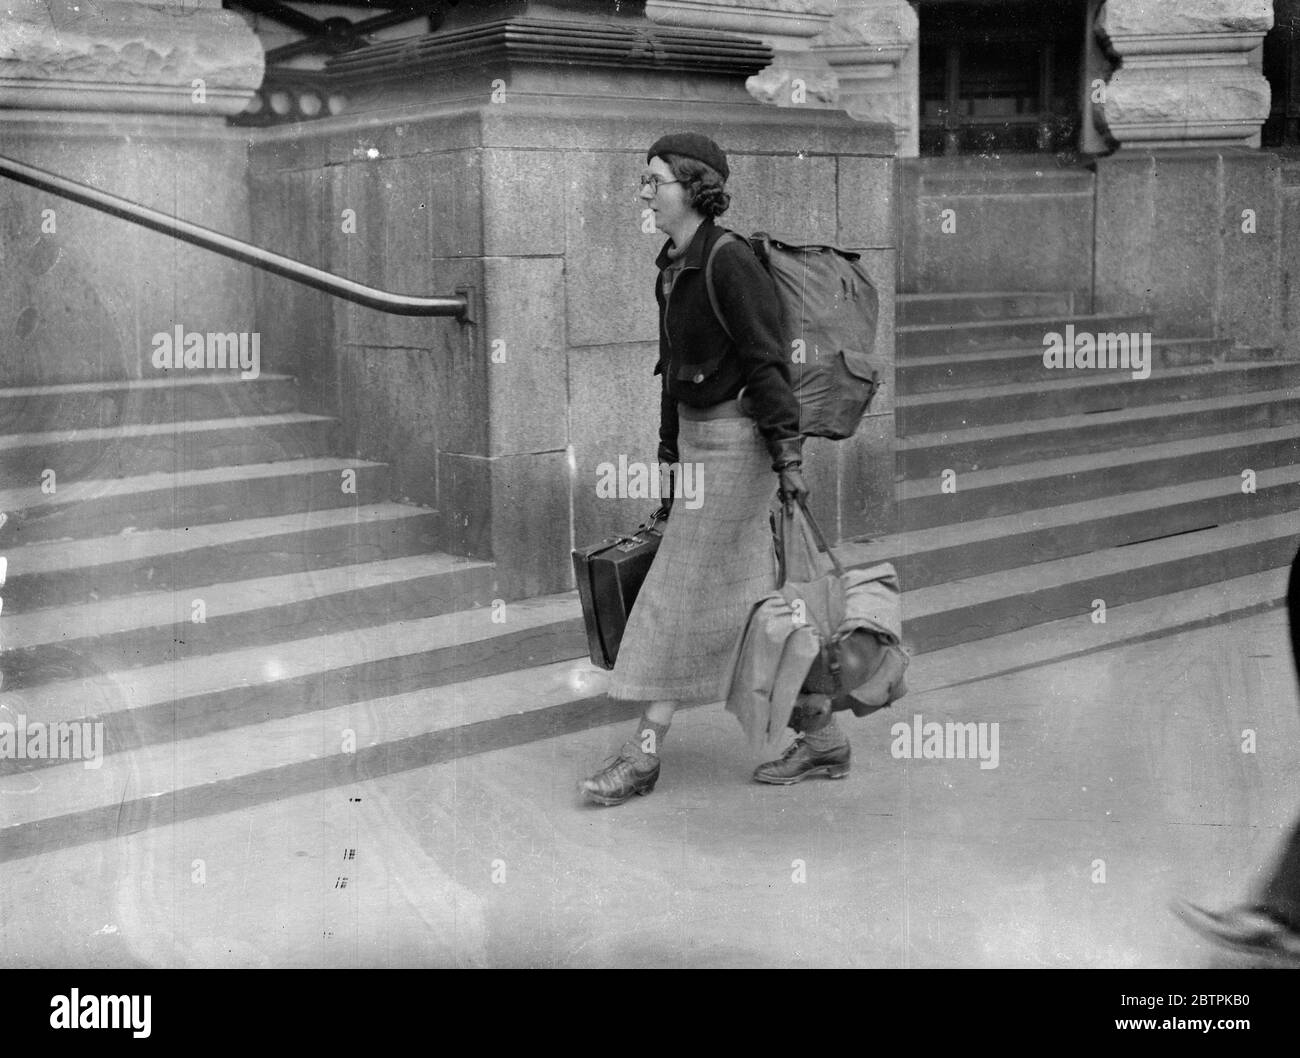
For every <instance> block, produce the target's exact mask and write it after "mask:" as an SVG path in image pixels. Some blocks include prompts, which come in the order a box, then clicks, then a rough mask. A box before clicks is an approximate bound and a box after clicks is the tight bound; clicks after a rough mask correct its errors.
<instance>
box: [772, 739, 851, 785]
mask: <svg viewBox="0 0 1300 1058" xmlns="http://www.w3.org/2000/svg"><path fill="white" fill-rule="evenodd" d="M848 773H849V744H848V743H847V742H846V743H844V745H842V746H836V747H835V748H834V749H828V750H826V751H825V752H822V753H819V752H817V751H816V750H813V749H809V748H808V745H807V743H805V742H804V740H803V739H799V740H798V741H796V742H794V743H792V744H791V746H790V748H789V749H787V750H786V751H785V753H784V754H783V755H782V756H781V759H780V760H770V761H768V762H767V763H766V764H760V765H759V766H758V767H757V768H755V769H754V779H755V781H757V782H766V783H772V784H773V785H774V786H789V785H790V784H791V783H796V782H803V781H804V779H806V778H808V777H809V776H810V775H825V776H826V778H828V779H843V778H844V777H845V776H846V775H848Z"/></svg>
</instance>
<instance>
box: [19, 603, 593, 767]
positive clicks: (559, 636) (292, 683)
mask: <svg viewBox="0 0 1300 1058" xmlns="http://www.w3.org/2000/svg"><path fill="white" fill-rule="evenodd" d="M586 652H587V637H586V633H585V632H584V630H583V624H582V613H581V609H580V607H579V604H578V598H577V593H576V592H566V593H564V594H562V595H555V596H545V597H541V598H537V599H527V600H523V601H520V602H512V603H508V604H506V605H505V607H504V608H500V607H496V606H488V607H483V608H481V609H477V610H465V611H461V612H456V613H448V614H443V615H440V616H435V617H423V618H418V619H413V620H409V621H397V622H392V623H385V624H376V625H371V626H368V627H362V628H356V629H348V630H346V631H331V632H329V633H327V634H323V635H315V636H309V637H305V638H302V639H296V640H290V641H285V642H279V643H259V644H257V645H255V646H251V647H244V648H242V649H237V650H228V651H222V652H220V653H215V654H207V655H202V656H199V657H192V658H188V659H186V660H183V661H175V662H168V663H165V664H160V665H150V666H146V667H142V668H137V669H131V670H129V671H126V672H123V671H116V670H108V671H104V672H98V673H93V674H91V675H88V676H84V677H72V678H68V679H58V680H48V681H45V682H43V683H40V684H37V685H35V686H32V687H27V688H22V689H18V690H13V691H9V690H6V691H4V692H0V715H3V712H4V710H5V709H7V710H8V711H9V712H11V713H14V714H22V715H25V716H27V717H28V718H30V719H31V720H33V721H35V720H40V721H44V722H54V721H69V720H74V719H78V718H82V717H94V718H97V719H99V720H102V721H103V723H104V733H105V734H104V737H105V745H106V747H107V751H109V752H121V751H124V750H128V749H134V748H137V747H139V746H145V745H151V744H154V743H158V742H170V741H172V740H180V739H188V738H195V737H198V736H200V735H204V734H208V733H210V732H212V731H217V730H226V729H229V728H233V727H238V726H241V725H244V724H251V723H258V722H261V721H263V720H268V719H275V718H278V717H286V716H294V715H297V714H299V713H306V712H317V711H319V710H322V709H328V708H332V707H334V706H338V705H346V704H349V703H354V702H359V701H364V700H365V699H367V698H372V697H376V696H377V695H379V694H385V695H392V694H405V693H407V692H416V691H420V692H424V693H427V692H428V691H429V689H431V688H435V687H441V686H445V685H447V684H451V683H457V682H460V681H463V680H469V679H476V678H478V677H481V676H489V675H494V674H498V673H502V672H508V671H510V670H512V669H517V668H526V667H529V666H533V665H539V664H544V663H549V662H553V661H559V660H563V659H568V658H577V657H583V656H585V655H586ZM13 766H14V764H13V762H5V761H3V760H0V774H2V773H3V772H4V770H5V769H6V767H13Z"/></svg>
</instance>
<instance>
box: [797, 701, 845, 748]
mask: <svg viewBox="0 0 1300 1058" xmlns="http://www.w3.org/2000/svg"><path fill="white" fill-rule="evenodd" d="M803 741H804V745H806V746H807V747H808V748H809V749H811V750H812V751H813V752H815V753H826V752H828V751H829V750H832V749H839V748H840V746H847V745H848V744H849V739H848V736H847V735H845V734H844V732H843V731H842V730H840V725H839V724H837V723H836V722H835V714H834V713H831V712H829V711H828V712H827V713H826V714H825V716H824V717H821V716H819V717H817V718H816V719H815V720H813V721H811V723H807V724H805V725H804V729H803Z"/></svg>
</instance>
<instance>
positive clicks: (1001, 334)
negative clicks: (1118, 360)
mask: <svg viewBox="0 0 1300 1058" xmlns="http://www.w3.org/2000/svg"><path fill="white" fill-rule="evenodd" d="M1070 324H1073V325H1074V330H1075V333H1076V334H1079V333H1081V332H1084V331H1087V332H1089V333H1091V334H1108V333H1112V332H1121V333H1125V334H1127V333H1131V332H1133V331H1137V332H1139V333H1141V332H1145V331H1150V330H1151V326H1152V319H1151V317H1150V316H1149V315H1144V314H1142V313H1122V312H1103V313H1077V314H1072V315H1059V316H1058V315H1047V316H1025V317H1020V318H1007V319H1001V320H979V321H976V322H973V323H972V322H970V321H965V320H963V321H956V322H947V323H922V324H905V325H903V326H901V327H899V328H898V330H897V332H896V337H895V352H896V355H897V357H898V361H899V363H903V362H905V361H906V360H908V359H909V358H911V357H913V356H926V355H930V356H937V355H939V354H940V353H955V352H959V351H973V350H976V349H980V348H992V347H995V346H999V345H1006V344H1008V343H1012V342H1028V343H1031V344H1033V345H1036V346H1037V347H1038V348H1039V349H1042V347H1043V336H1044V335H1046V334H1048V333H1049V332H1051V331H1056V332H1057V333H1059V334H1062V335H1063V334H1064V333H1065V328H1066V327H1067V326H1068V325H1070Z"/></svg>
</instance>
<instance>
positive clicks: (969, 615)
mask: <svg viewBox="0 0 1300 1058" xmlns="http://www.w3.org/2000/svg"><path fill="white" fill-rule="evenodd" d="M1295 550H1296V512H1295V511H1294V510H1288V511H1285V512H1284V513H1282V514H1274V515H1266V516H1265V517H1262V518H1254V519H1251V520H1249V521H1245V522H1232V523H1229V524H1227V525H1220V526H1217V527H1214V528H1207V529H1204V530H1202V531H1200V532H1192V533H1184V534H1182V535H1180V536H1172V537H1163V538H1161V539H1157V540H1148V541H1145V542H1142V543H1135V544H1130V545H1128V546H1125V547H1113V548H1107V549H1105V550H1103V551H1093V552H1091V553H1089V554H1083V555H1075V556H1073V557H1069V558H1060V559H1054V560H1051V561H1048V562H1039V563H1036V564H1034V565H1027V566H1020V567H1018V568H1016V569H1009V570H1001V571H999V572H996V573H988V574H984V575H982V576H978V577H968V578H965V579H963V580H957V581H947V582H945V583H942V584H934V585H931V586H930V587H926V588H918V589H917V590H916V591H909V592H907V595H906V615H907V617H906V619H907V632H906V638H907V640H908V641H910V642H912V643H915V644H916V647H917V649H924V650H939V649H942V648H943V647H947V646H953V645H955V644H957V643H964V642H969V641H971V640H972V639H974V638H983V637H985V636H992V635H998V634H1000V633H1003V632H1011V631H1014V630H1016V629H1019V628H1024V627H1025V625H1026V614H1032V615H1034V618H1036V619H1037V620H1038V621H1045V620H1058V619H1063V618H1068V617H1069V616H1070V615H1071V614H1074V615H1077V616H1076V620H1077V621H1078V623H1079V624H1080V625H1083V624H1087V623H1089V622H1090V621H1091V620H1092V616H1091V615H1092V614H1093V612H1094V610H1095V603H1094V600H1097V599H1100V600H1102V601H1103V602H1104V603H1105V606H1106V607H1107V608H1108V609H1109V608H1110V607H1112V606H1116V605H1123V604H1124V603H1127V602H1134V601H1137V600H1139V599H1150V598H1155V597H1157V596H1161V595H1168V594H1169V593H1171V592H1177V591H1184V590H1186V589H1189V588H1197V587H1201V586H1203V585H1207V584H1214V583H1216V582H1218V581H1223V580H1229V579H1232V578H1234V577H1245V576H1249V575H1250V574H1253V573H1262V572H1264V571H1265V570H1269V569H1276V568H1278V567H1280V566H1282V565H1288V566H1289V565H1290V562H1291V559H1292V558H1293V557H1294V555H1295ZM1035 623H1037V621H1036V622H1035ZM973 629H974V630H977V634H976V635H972V630H973Z"/></svg>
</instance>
